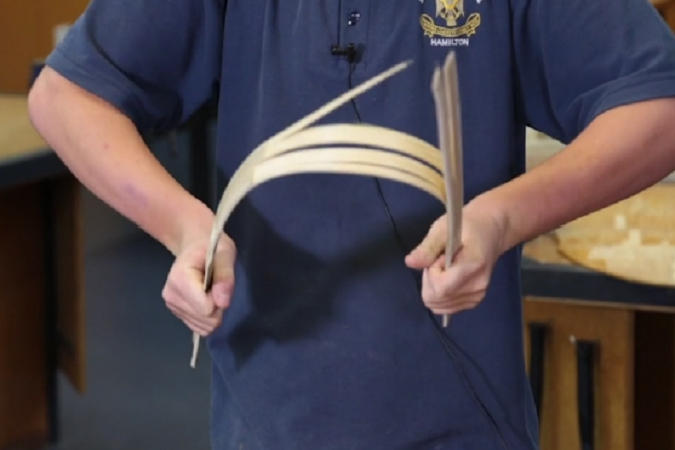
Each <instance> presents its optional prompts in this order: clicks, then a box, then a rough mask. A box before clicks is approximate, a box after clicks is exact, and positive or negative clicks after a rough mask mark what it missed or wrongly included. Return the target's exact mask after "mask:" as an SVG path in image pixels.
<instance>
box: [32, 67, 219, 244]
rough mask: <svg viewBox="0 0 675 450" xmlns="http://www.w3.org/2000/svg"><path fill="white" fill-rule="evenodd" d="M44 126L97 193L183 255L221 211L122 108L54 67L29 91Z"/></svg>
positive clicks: (63, 156) (38, 123) (79, 175)
mask: <svg viewBox="0 0 675 450" xmlns="http://www.w3.org/2000/svg"><path fill="white" fill-rule="evenodd" d="M29 111H30V118H31V121H32V122H33V125H34V126H35V128H36V129H37V131H38V132H39V133H40V134H41V135H42V136H43V138H44V139H45V140H46V141H47V143H48V144H49V145H50V146H51V148H53V149H54V151H55V152H56V153H57V154H58V155H59V157H60V158H61V159H62V160H63V161H64V163H65V164H66V165H67V166H68V168H69V169H70V170H71V171H72V172H73V174H74V175H75V176H76V177H77V178H78V179H79V180H80V181H81V182H82V184H84V185H85V186H86V187H87V188H88V189H89V190H91V191H92V192H93V193H94V194H95V195H97V196H98V197H99V198H101V199H102V200H103V201H104V202H106V203H107V204H109V205H110V206H111V207H112V208H114V209H116V210H117V211H119V212H120V213H121V214H122V215H124V216H125V217H127V218H129V220H131V221H133V222H134V223H136V224H137V225H138V226H139V227H140V228H142V229H143V230H145V231H146V232H147V233H149V234H150V235H151V236H152V237H154V238H155V239H157V240H158V241H159V242H161V243H162V244H163V245H164V246H165V247H166V248H168V249H169V251H171V252H172V253H173V254H174V255H176V254H177V253H178V252H179V251H180V249H181V246H182V245H183V243H185V242H188V241H190V240H191V239H192V238H193V237H196V235H197V234H203V235H204V236H208V233H209V232H210V229H211V222H212V220H213V214H212V212H211V210H210V209H209V208H208V207H207V206H206V205H204V204H203V203H201V202H200V201H198V200H197V199H196V198H194V197H193V196H192V195H191V194H190V193H189V192H187V191H186V190H185V189H184V188H183V187H182V186H181V185H180V184H179V183H178V182H177V181H176V180H174V179H173V178H172V177H171V175H170V174H169V173H168V172H167V171H166V170H165V169H164V168H163V167H162V165H161V164H160V163H159V161H157V159H156V158H155V157H154V156H153V155H152V153H151V152H150V150H149V149H148V148H147V146H146V145H145V143H144V142H143V139H142V138H141V136H140V134H139V133H138V131H137V130H136V127H135V126H134V124H133V123H132V122H131V121H130V120H129V119H128V118H127V117H126V116H125V115H123V114H122V113H121V112H120V111H119V110H117V109H116V108H114V107H113V106H111V105H110V104H109V103H107V102H105V101H103V100H101V99H100V98H98V97H96V96H94V95H92V94H90V93H88V92H86V91H84V90H83V89H81V88H79V87H77V86H76V85H74V84H73V83H71V82H70V81H68V80H66V79H65V78H63V77H62V76H61V75H59V74H58V73H56V72H55V71H54V70H52V69H50V68H49V67H46V68H45V69H44V70H43V71H42V74H41V75H40V77H39V78H38V80H37V81H36V83H35V85H34V87H33V89H32V90H31V92H30V95H29Z"/></svg>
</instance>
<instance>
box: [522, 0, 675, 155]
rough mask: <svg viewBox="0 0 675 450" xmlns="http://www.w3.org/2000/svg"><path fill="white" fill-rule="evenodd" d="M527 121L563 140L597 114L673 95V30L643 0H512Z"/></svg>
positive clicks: (572, 135)
mask: <svg viewBox="0 0 675 450" xmlns="http://www.w3.org/2000/svg"><path fill="white" fill-rule="evenodd" d="M512 4H513V11H512V12H513V15H514V16H513V27H514V29H513V30H514V31H513V39H514V53H515V58H516V69H517V72H518V78H519V81H520V82H519V91H520V99H521V104H522V107H523V108H522V109H523V113H524V119H525V121H526V124H527V125H528V126H531V127H532V128H534V129H537V130H539V131H542V132H544V133H547V134H548V135H550V136H552V137H554V138H556V139H558V140H560V141H561V142H564V143H569V142H570V141H571V140H573V139H574V138H575V137H576V136H577V135H578V134H579V133H581V131H583V129H584V128H585V127H586V126H587V125H588V124H589V123H590V122H591V121H592V120H593V119H594V118H595V117H597V116H598V115H599V114H601V113H603V112H605V111H607V110H609V109H611V108H614V107H617V106H622V105H626V104H630V103H634V102H639V101H645V100H652V99H656V98H662V97H672V96H675V37H674V36H673V33H672V32H671V30H670V29H669V28H668V26H667V24H666V23H665V21H664V20H663V19H662V18H661V16H660V15H659V13H658V12H657V11H656V9H655V8H654V7H653V6H652V5H651V4H650V3H649V2H648V0H592V1H589V0H513V1H512Z"/></svg>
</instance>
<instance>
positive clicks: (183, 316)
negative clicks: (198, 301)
mask: <svg viewBox="0 0 675 450" xmlns="http://www.w3.org/2000/svg"><path fill="white" fill-rule="evenodd" d="M169 309H170V310H171V312H172V313H173V314H174V315H175V316H176V317H178V318H179V319H180V320H181V321H183V323H185V325H187V326H188V328H190V329H191V330H192V331H194V332H195V333H198V334H199V335H201V336H207V335H209V334H211V333H212V332H213V330H215V329H216V328H217V327H218V326H219V325H220V320H218V319H216V318H214V319H211V320H210V321H209V322H204V321H203V320H200V319H199V318H198V317H194V316H191V315H190V314H189V313H186V312H185V311H182V310H180V309H178V308H175V307H170V308H169Z"/></svg>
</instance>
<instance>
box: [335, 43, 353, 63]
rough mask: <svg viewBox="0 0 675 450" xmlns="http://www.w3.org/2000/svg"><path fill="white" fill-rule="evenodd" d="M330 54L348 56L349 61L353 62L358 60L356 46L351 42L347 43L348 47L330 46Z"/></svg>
mask: <svg viewBox="0 0 675 450" xmlns="http://www.w3.org/2000/svg"><path fill="white" fill-rule="evenodd" d="M330 54H331V55H333V56H346V57H347V61H349V62H350V63H353V62H354V61H355V60H356V46H355V45H354V44H351V43H350V44H347V47H341V46H339V45H332V46H331V48H330Z"/></svg>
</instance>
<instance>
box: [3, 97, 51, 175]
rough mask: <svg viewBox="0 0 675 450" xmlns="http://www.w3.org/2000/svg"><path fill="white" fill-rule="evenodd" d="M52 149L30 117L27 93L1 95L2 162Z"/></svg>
mask: <svg viewBox="0 0 675 450" xmlns="http://www.w3.org/2000/svg"><path fill="white" fill-rule="evenodd" d="M45 151H50V150H49V147H48V146H47V144H46V143H45V141H44V140H43V139H42V137H40V135H39V134H38V133H37V131H35V129H34V128H33V125H32V124H31V122H30V119H29V117H28V102H27V99H26V96H25V95H0V164H1V163H4V162H8V161H11V160H14V159H16V158H25V157H31V156H34V155H36V154H42V153H44V152H45Z"/></svg>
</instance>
